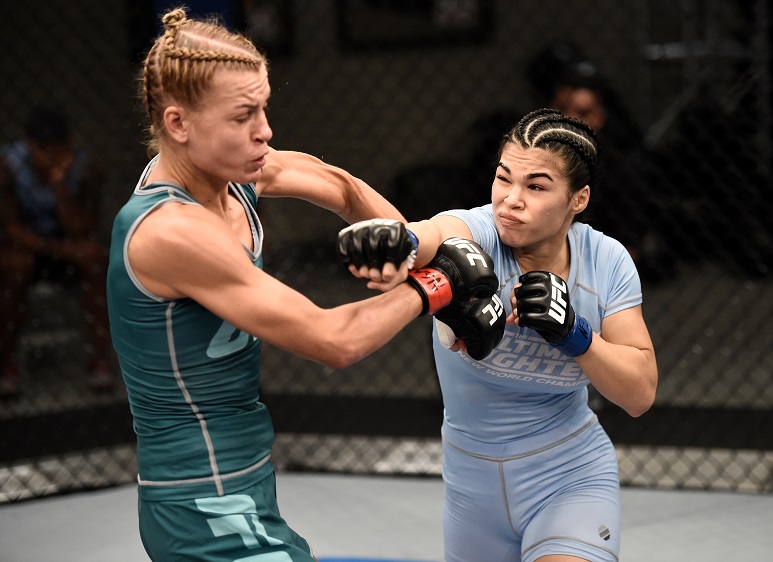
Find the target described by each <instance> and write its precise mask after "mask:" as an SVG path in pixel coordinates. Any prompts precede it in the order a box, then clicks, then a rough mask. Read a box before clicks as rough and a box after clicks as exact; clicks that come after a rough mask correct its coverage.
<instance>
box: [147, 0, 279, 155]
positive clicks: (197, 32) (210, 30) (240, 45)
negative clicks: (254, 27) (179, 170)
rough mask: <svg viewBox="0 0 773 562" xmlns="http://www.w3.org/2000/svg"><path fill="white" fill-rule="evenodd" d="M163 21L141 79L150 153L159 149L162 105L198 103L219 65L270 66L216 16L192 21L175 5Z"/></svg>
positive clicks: (254, 68) (249, 68) (257, 68)
mask: <svg viewBox="0 0 773 562" xmlns="http://www.w3.org/2000/svg"><path fill="white" fill-rule="evenodd" d="M161 21H162V22H163V24H164V33H163V34H162V35H161V36H160V37H158V38H157V39H156V41H155V42H154V43H153V46H152V47H151V48H150V50H149V51H148V55H147V57H146V58H145V64H144V66H143V69H142V74H141V80H140V82H141V97H142V99H143V102H144V105H145V111H146V113H147V117H148V120H149V127H148V133H149V139H148V143H147V144H148V152H149V153H154V152H157V151H158V147H159V142H160V134H161V133H162V132H163V126H164V125H163V114H164V109H165V108H166V106H167V105H168V104H169V103H171V101H172V100H174V102H175V103H180V104H183V105H187V106H190V107H195V106H196V105H197V104H198V102H199V101H200V99H201V97H202V95H203V94H204V93H205V92H206V91H207V89H208V87H209V85H210V83H211V80H212V76H213V75H214V73H215V71H216V70H217V69H219V68H224V69H232V70H247V71H260V70H261V69H263V68H266V69H267V68H268V63H267V61H266V58H265V57H264V56H263V54H261V53H260V52H259V51H258V49H257V48H256V47H255V45H253V44H252V43H251V42H250V40H249V39H247V38H246V37H244V36H243V35H241V34H239V33H234V32H231V31H229V30H228V29H226V28H225V27H224V26H222V25H221V24H220V23H219V22H218V21H216V20H214V19H209V20H193V19H188V18H187V16H186V14H185V10H184V9H182V8H177V9H174V10H172V11H170V12H168V13H167V14H165V15H164V16H163V18H162V19H161Z"/></svg>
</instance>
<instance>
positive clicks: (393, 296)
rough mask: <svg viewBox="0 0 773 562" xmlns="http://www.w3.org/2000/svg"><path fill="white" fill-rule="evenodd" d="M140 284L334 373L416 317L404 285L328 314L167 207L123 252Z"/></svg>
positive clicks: (417, 307)
mask: <svg viewBox="0 0 773 562" xmlns="http://www.w3.org/2000/svg"><path fill="white" fill-rule="evenodd" d="M129 261H130V263H131V265H132V267H133V268H134V270H135V272H136V273H137V276H138V278H139V279H140V281H141V282H142V283H143V284H144V285H145V286H146V287H147V288H148V289H150V290H151V291H153V292H155V293H156V294H159V295H161V296H164V297H168V298H182V297H188V298H191V299H193V300H195V301H197V302H198V303H199V304H201V305H202V306H204V307H205V308H207V309H208V310H210V311H211V312H213V313H214V314H216V315H217V316H219V317H220V318H223V319H224V320H226V321H228V322H230V323H231V324H233V325H234V326H237V327H238V328H240V329H242V330H244V331H245V332H247V333H250V334H252V335H254V336H256V337H258V338H260V339H262V340H264V341H267V342H270V343H272V344H274V345H276V346H278V347H281V348H283V349H285V350H287V351H290V352H292V353H295V354H296V355H299V356H301V357H305V358H307V359H311V360H315V361H319V362H321V363H324V364H326V365H329V366H331V367H334V368H342V367H345V366H348V365H351V364H352V363H355V362H357V361H359V360H360V359H362V358H363V357H365V356H367V355H368V354H370V353H372V352H373V351H375V350H376V349H378V348H380V347H382V346H383V345H384V344H386V343H387V342H388V341H389V340H390V339H391V338H392V337H394V336H395V335H396V334H397V333H398V332H399V331H400V330H401V329H402V328H403V327H404V326H405V325H407V324H408V323H409V322H410V321H411V320H413V319H414V318H416V317H417V316H418V315H419V313H420V312H421V304H422V303H421V298H420V297H419V294H418V293H417V292H416V291H415V290H414V289H412V288H410V287H409V286H408V285H403V286H402V287H398V288H397V289H396V290H395V291H392V292H390V293H388V294H382V295H378V296H376V297H373V298H370V299H367V300H363V301H359V302H354V303H349V304H345V305H341V306H338V307H335V308H331V309H323V308H320V307H318V306H316V305H315V304H314V303H312V302H311V301H310V300H309V299H308V298H306V297H305V296H304V295H302V294H301V293H299V292H297V291H295V290H293V289H291V288H290V287H288V286H286V285H284V284H282V283H281V282H279V281H278V280H276V279H275V278H273V277H271V276H270V275H268V274H267V273H265V272H264V271H262V270H260V269H258V268H256V267H254V265H253V264H252V262H251V261H250V260H249V259H248V257H247V255H246V254H245V252H244V248H243V247H242V246H241V244H240V242H239V241H238V239H237V238H236V237H235V236H234V235H233V234H232V233H231V232H230V231H229V230H228V228H226V227H225V225H224V224H223V223H222V222H221V221H220V220H219V219H217V218H216V217H215V216H214V215H213V214H212V213H210V212H209V211H207V210H206V209H203V208H201V207H198V206H194V205H180V204H174V203H170V204H167V205H164V206H163V207H161V208H160V209H158V210H156V211H154V212H153V213H151V214H150V215H149V216H148V217H147V218H146V219H145V220H143V222H142V223H141V225H140V226H139V227H138V229H137V231H136V232H135V234H134V236H133V237H132V240H131V243H130V245H129Z"/></svg>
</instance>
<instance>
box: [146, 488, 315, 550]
mask: <svg viewBox="0 0 773 562" xmlns="http://www.w3.org/2000/svg"><path fill="white" fill-rule="evenodd" d="M139 516H140V536H141V537H142V542H143V545H144V546H145V550H146V551H147V553H148V555H149V556H150V558H151V560H157V561H163V562H167V561H186V560H191V561H193V560H196V561H206V562H251V561H255V562H258V561H259V562H313V558H312V557H311V554H310V549H309V545H308V543H307V542H306V541H305V540H304V539H303V538H302V537H300V536H299V535H298V534H297V533H296V532H295V531H293V530H292V529H291V528H290V527H289V526H288V525H287V523H286V522H285V521H284V519H282V517H281V516H280V515H279V509H278V507H277V504H276V493H275V480H274V476H273V475H271V476H269V477H267V478H265V479H264V480H263V481H261V482H260V483H259V484H258V485H256V486H254V487H253V488H250V489H248V490H245V491H244V493H242V494H229V495H227V496H215V497H208V498H198V499H189V500H174V501H145V500H140V511H139Z"/></svg>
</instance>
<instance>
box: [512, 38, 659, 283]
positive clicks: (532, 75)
mask: <svg viewBox="0 0 773 562" xmlns="http://www.w3.org/2000/svg"><path fill="white" fill-rule="evenodd" d="M527 77H528V78H529V81H530V83H531V84H532V86H533V87H534V89H535V90H536V92H537V96H538V98H540V99H539V104H540V105H546V106H547V107H550V108H553V109H557V110H558V111H560V112H561V113H563V114H564V115H567V116H569V117H574V118H576V119H580V120H581V121H583V122H585V123H586V124H587V125H588V126H590V127H591V128H592V129H593V131H594V132H595V133H596V135H597V136H598V137H599V143H600V145H601V170H600V177H599V181H598V183H597V185H596V186H595V190H594V193H593V198H592V199H591V204H590V205H589V207H588V210H587V211H586V212H585V213H584V214H583V217H582V220H583V221H584V222H587V223H588V224H590V225H591V226H592V227H594V228H595V229H597V230H601V231H603V232H604V233H605V234H607V235H609V236H611V237H613V238H616V239H617V240H619V241H620V242H622V243H623V245H624V246H625V247H626V248H627V249H628V251H629V252H630V254H631V256H632V257H633V258H634V261H635V262H636V264H637V267H638V268H639V272H640V274H641V275H642V277H643V278H644V279H653V275H654V274H655V273H656V271H658V270H660V271H662V269H661V268H659V269H657V270H656V269H655V268H654V266H653V262H654V261H655V256H654V254H655V252H656V250H657V249H658V248H659V247H660V244H659V241H658V239H657V236H656V231H655V229H654V228H653V222H652V217H653V215H654V214H655V213H653V211H654V204H655V200H654V198H655V195H654V192H653V190H652V189H651V186H650V182H648V181H647V172H648V164H647V162H648V155H647V152H646V150H645V149H644V146H643V135H642V133H641V131H640V129H639V127H638V126H637V125H636V124H635V122H634V121H633V119H632V118H631V116H630V115H629V113H628V112H627V111H626V110H625V108H624V106H623V104H622V103H621V101H620V99H619V97H618V95H617V93H616V92H615V91H614V89H613V88H612V87H611V86H610V85H609V83H608V81H607V80H606V78H605V77H604V76H603V75H602V74H601V73H600V72H599V70H598V68H597V67H596V65H595V64H594V63H593V62H592V61H590V59H588V57H586V56H585V54H584V53H583V52H582V51H581V50H580V49H579V48H578V47H577V46H576V45H574V44H573V43H570V42H558V43H555V44H553V45H550V46H548V47H547V48H545V49H544V50H543V51H541V52H540V53H538V54H537V55H536V56H535V57H534V59H533V60H532V62H531V63H530V65H529V68H528V71H527ZM658 259H662V256H660V257H658ZM661 265H662V264H661Z"/></svg>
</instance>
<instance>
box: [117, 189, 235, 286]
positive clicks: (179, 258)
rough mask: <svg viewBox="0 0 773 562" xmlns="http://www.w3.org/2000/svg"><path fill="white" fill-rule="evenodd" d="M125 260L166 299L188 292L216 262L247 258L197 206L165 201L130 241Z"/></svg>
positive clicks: (215, 220) (219, 223) (212, 217)
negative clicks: (189, 287) (193, 283)
mask: <svg viewBox="0 0 773 562" xmlns="http://www.w3.org/2000/svg"><path fill="white" fill-rule="evenodd" d="M128 252H129V262H130V263H131V265H132V268H133V269H134V272H135V274H136V275H137V277H138V279H139V280H140V282H142V283H143V284H144V285H145V286H146V287H147V288H148V289H149V290H151V291H153V292H154V293H156V294H158V295H160V296H163V297H168V298H179V297H182V296H191V295H190V294H189V291H188V289H186V288H185V287H187V286H188V284H189V282H191V281H194V280H200V279H201V277H202V275H204V272H209V273H210V274H214V273H215V272H216V271H217V270H218V269H219V266H218V264H219V263H224V262H225V261H226V260H229V259H231V260H235V261H238V259H239V258H245V257H246V255H245V254H244V250H243V248H242V247H241V246H240V244H239V243H238V240H236V239H235V237H234V236H233V235H232V234H231V233H230V231H229V230H228V229H227V228H226V227H225V225H224V223H223V222H222V221H220V220H219V219H218V218H217V217H216V216H215V215H214V214H212V213H211V212H210V211H208V210H206V209H204V208H203V207H200V206H199V205H187V204H182V203H167V204H165V205H162V206H161V207H160V208H158V209H156V210H155V211H153V212H152V213H150V214H149V215H148V216H147V217H145V219H144V220H143V221H142V222H141V223H140V225H139V226H138V227H137V230H136V231H135V233H134V235H133V236H132V239H131V241H130V243H129V249H128Z"/></svg>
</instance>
